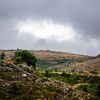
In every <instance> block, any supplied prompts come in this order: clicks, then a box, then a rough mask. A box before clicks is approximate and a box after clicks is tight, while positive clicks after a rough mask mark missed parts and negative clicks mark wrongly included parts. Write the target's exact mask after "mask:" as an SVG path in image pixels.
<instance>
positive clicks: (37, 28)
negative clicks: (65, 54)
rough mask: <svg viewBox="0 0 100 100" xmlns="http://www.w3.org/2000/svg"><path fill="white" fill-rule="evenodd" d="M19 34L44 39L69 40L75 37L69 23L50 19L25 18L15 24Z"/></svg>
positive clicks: (74, 32)
mask: <svg viewBox="0 0 100 100" xmlns="http://www.w3.org/2000/svg"><path fill="white" fill-rule="evenodd" d="M17 29H18V31H19V34H20V35H21V34H31V35H32V36H33V37H35V38H38V39H45V40H56V41H58V42H59V41H70V40H73V39H75V36H76V34H77V33H76V31H75V29H74V28H73V27H72V26H71V25H70V24H59V23H56V22H53V21H52V20H26V21H22V22H19V23H18V25H17Z"/></svg>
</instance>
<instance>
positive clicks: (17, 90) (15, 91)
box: [8, 83, 23, 95]
mask: <svg viewBox="0 0 100 100" xmlns="http://www.w3.org/2000/svg"><path fill="white" fill-rule="evenodd" d="M22 88H23V86H22V85H21V84H17V83H12V84H11V85H10V87H9V90H8V93H9V94H12V95H20V94H21V93H22V92H23V91H22Z"/></svg>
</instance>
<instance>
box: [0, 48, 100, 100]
mask: <svg viewBox="0 0 100 100" xmlns="http://www.w3.org/2000/svg"><path fill="white" fill-rule="evenodd" d="M30 52H33V51H30ZM14 54H15V51H9V50H8V51H5V59H4V60H0V100H100V56H98V57H89V56H84V55H75V54H69V53H62V52H54V51H34V54H35V56H36V57H37V67H36V70H35V69H34V68H33V67H32V66H28V65H27V64H26V63H23V62H21V63H15V61H14V60H12V59H13V57H14Z"/></svg>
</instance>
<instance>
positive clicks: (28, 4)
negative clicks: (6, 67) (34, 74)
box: [0, 0, 100, 55]
mask: <svg viewBox="0 0 100 100" xmlns="http://www.w3.org/2000/svg"><path fill="white" fill-rule="evenodd" d="M0 48H1V49H16V48H21V49H39V50H40V49H49V50H55V51H56V50H57V51H64V52H70V53H79V54H88V55H97V54H99V53H100V0H0Z"/></svg>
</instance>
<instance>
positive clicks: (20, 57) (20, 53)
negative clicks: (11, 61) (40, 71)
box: [15, 50, 37, 68]
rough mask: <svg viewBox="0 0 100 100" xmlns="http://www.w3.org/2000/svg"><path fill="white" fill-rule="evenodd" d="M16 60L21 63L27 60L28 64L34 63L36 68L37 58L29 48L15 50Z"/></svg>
mask: <svg viewBox="0 0 100 100" xmlns="http://www.w3.org/2000/svg"><path fill="white" fill-rule="evenodd" d="M15 61H16V62H19V63H21V62H26V63H27V65H28V66H30V65H32V66H33V67H34V68H36V62H37V59H36V57H35V56H33V54H32V53H30V52H29V51H27V50H17V51H16V52H15Z"/></svg>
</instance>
